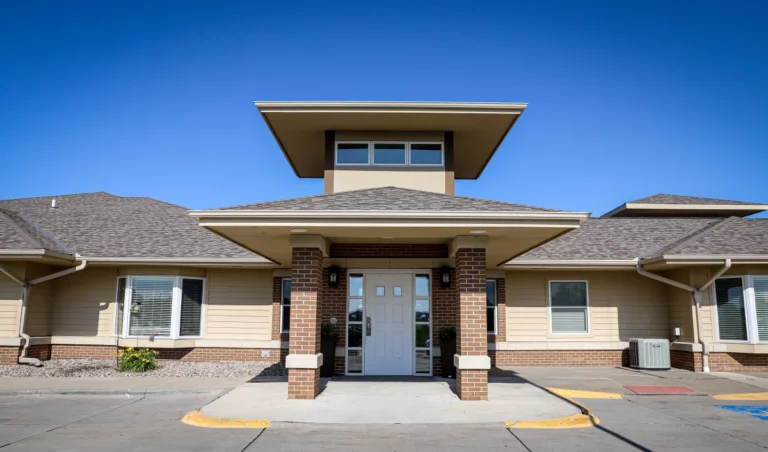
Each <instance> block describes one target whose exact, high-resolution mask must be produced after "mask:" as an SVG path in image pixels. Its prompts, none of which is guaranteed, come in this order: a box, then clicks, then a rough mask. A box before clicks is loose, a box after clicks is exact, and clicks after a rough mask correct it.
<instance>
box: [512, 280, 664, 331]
mask: <svg viewBox="0 0 768 452" xmlns="http://www.w3.org/2000/svg"><path fill="white" fill-rule="evenodd" d="M550 280H586V281H588V289H589V292H588V297H589V306H590V309H589V322H590V333H588V334H551V333H550V332H549V309H548V306H549V294H548V290H549V288H548V286H549V283H548V282H549V281H550ZM506 312H507V317H506V318H507V338H506V340H507V341H522V342H526V341H527V342H544V341H552V342H560V341H569V342H573V341H580V342H581V341H584V342H615V341H628V340H629V339H631V338H634V337H645V338H655V337H658V338H669V336H670V334H669V309H668V304H667V292H666V288H665V287H664V286H663V285H662V284H660V283H658V282H656V281H653V280H651V279H648V278H644V277H642V276H640V275H638V274H637V273H634V272H607V271H606V272H595V271H530V272H519V271H514V272H507V277H506Z"/></svg>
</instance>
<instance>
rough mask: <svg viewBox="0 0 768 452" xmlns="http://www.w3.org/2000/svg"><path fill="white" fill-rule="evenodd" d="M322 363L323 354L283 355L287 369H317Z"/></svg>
mask: <svg viewBox="0 0 768 452" xmlns="http://www.w3.org/2000/svg"><path fill="white" fill-rule="evenodd" d="M322 365H323V354H322V353H318V354H316V355H288V356H286V357H285V367H286V368H287V369H318V368H320V367H322Z"/></svg>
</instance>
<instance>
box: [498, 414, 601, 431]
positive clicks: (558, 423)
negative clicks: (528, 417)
mask: <svg viewBox="0 0 768 452" xmlns="http://www.w3.org/2000/svg"><path fill="white" fill-rule="evenodd" d="M599 423H600V419H598V418H597V417H595V416H592V415H587V414H572V415H570V416H567V417H561V418H558V419H542V420H540V421H504V427H506V428H586V427H594V426H595V425H597V424H599Z"/></svg>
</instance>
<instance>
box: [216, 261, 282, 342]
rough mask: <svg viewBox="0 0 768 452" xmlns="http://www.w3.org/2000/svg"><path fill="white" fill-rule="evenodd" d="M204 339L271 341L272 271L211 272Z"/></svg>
mask: <svg viewBox="0 0 768 452" xmlns="http://www.w3.org/2000/svg"><path fill="white" fill-rule="evenodd" d="M204 328H205V338H207V339H243V340H270V339H271V337H272V270H240V269H233V270H225V269H210V270H208V299H207V306H206V309H205V323H204Z"/></svg>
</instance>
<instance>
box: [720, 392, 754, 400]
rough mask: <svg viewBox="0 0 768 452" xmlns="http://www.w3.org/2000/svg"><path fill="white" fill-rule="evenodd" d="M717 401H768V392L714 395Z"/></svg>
mask: <svg viewBox="0 0 768 452" xmlns="http://www.w3.org/2000/svg"><path fill="white" fill-rule="evenodd" d="M712 398H713V399H715V400H768V392H752V393H745V394H720V395H713V396H712Z"/></svg>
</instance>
